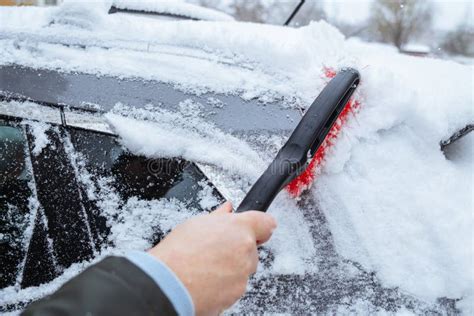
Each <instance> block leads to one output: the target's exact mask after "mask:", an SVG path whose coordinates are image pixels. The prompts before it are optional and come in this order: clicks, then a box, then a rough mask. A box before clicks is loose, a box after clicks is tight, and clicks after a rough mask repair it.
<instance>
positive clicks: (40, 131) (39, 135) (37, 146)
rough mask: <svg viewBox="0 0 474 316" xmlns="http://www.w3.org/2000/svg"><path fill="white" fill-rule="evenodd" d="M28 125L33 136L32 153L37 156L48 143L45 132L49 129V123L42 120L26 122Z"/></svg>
mask: <svg viewBox="0 0 474 316" xmlns="http://www.w3.org/2000/svg"><path fill="white" fill-rule="evenodd" d="M28 125H29V126H30V127H31V133H32V135H33V137H34V143H33V150H32V153H33V155H35V156H38V155H39V154H41V152H42V151H43V149H44V148H46V146H48V145H49V143H50V140H49V138H48V135H46V132H47V131H48V130H49V129H50V127H51V125H49V124H46V123H42V122H28Z"/></svg>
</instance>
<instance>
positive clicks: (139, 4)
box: [112, 0, 234, 21]
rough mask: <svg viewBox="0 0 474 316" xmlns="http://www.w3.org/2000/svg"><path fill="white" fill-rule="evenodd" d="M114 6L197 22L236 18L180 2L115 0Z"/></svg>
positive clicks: (232, 19) (174, 0) (176, 0)
mask: <svg viewBox="0 0 474 316" xmlns="http://www.w3.org/2000/svg"><path fill="white" fill-rule="evenodd" d="M112 5H113V6H114V7H115V8H118V9H129V10H137V11H143V12H154V13H164V14H170V15H175V16H183V17H188V18H192V19H196V20H204V21H234V18H233V17H232V16H230V15H228V14H226V13H223V12H219V11H217V10H212V9H209V8H204V7H201V6H198V5H195V4H191V3H186V2H184V1H178V0H147V1H130V0H114V1H113V2H112Z"/></svg>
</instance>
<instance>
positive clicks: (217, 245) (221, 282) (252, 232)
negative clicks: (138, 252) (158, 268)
mask: <svg viewBox="0 0 474 316" xmlns="http://www.w3.org/2000/svg"><path fill="white" fill-rule="evenodd" d="M275 228H276V222H275V220H274V219H273V217H272V216H271V215H269V214H267V213H263V212H259V211H249V212H244V213H239V214H234V213H232V205H231V203H229V202H226V203H224V204H223V205H221V206H220V207H219V208H218V209H217V210H215V211H214V212H212V213H211V214H206V215H200V216H197V217H194V218H191V219H189V220H187V221H186V222H184V223H182V224H180V225H178V226H177V227H176V228H175V229H174V230H173V231H172V232H171V233H170V234H169V235H168V236H166V238H164V239H163V240H162V241H161V242H160V243H159V244H158V245H157V246H155V247H154V248H152V249H150V250H149V253H150V254H151V255H153V256H155V257H156V258H158V259H159V260H161V261H162V262H164V263H165V264H166V265H167V266H168V267H169V268H171V270H173V271H174V272H175V274H176V275H177V276H178V277H179V279H180V280H181V281H182V282H183V284H184V285H185V286H186V288H187V289H188V291H189V293H190V294H191V297H192V299H193V302H194V306H195V309H196V314H197V315H217V314H218V313H219V312H221V311H223V310H224V309H226V308H228V307H230V306H231V305H232V304H234V303H235V302H236V301H237V300H238V299H239V298H240V297H241V296H242V295H243V294H244V293H245V290H246V287H247V281H248V278H249V275H251V274H253V273H255V271H256V270H257V264H258V252H257V245H259V244H262V243H264V242H266V241H267V240H269V239H270V237H271V235H272V232H273V230H274V229H275Z"/></svg>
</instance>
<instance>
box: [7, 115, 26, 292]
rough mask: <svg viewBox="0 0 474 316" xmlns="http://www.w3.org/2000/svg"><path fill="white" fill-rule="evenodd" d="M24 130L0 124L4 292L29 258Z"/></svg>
mask: <svg viewBox="0 0 474 316" xmlns="http://www.w3.org/2000/svg"><path fill="white" fill-rule="evenodd" d="M26 145H27V144H26V138H25V135H24V132H23V129H22V128H21V127H20V126H11V125H9V124H8V123H6V122H3V121H0V262H1V263H2V264H1V265H0V275H1V277H0V288H3V287H5V286H7V285H12V284H13V283H14V282H15V279H16V276H17V273H18V271H19V267H20V263H21V260H22V258H23V257H24V255H25V247H24V246H23V241H24V232H25V229H26V227H27V224H28V213H29V202H30V201H29V198H30V195H31V191H30V188H29V181H30V178H31V177H30V173H29V172H28V168H27V164H26V159H27V158H26V153H27V151H26Z"/></svg>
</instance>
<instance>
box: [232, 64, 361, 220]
mask: <svg viewBox="0 0 474 316" xmlns="http://www.w3.org/2000/svg"><path fill="white" fill-rule="evenodd" d="M359 80H360V75H359V72H358V71H357V70H355V69H351V68H346V69H343V70H341V71H340V72H339V73H338V74H337V75H336V76H335V77H334V78H333V79H332V80H331V81H330V82H329V83H328V84H327V86H326V87H325V88H324V89H323V91H321V93H320V94H319V95H318V97H317V98H316V100H314V102H313V104H311V106H310V107H309V109H308V111H306V114H305V115H304V116H303V118H302V119H301V121H300V122H299V124H298V126H297V127H296V128H295V130H294V131H293V133H292V134H291V136H290V137H289V138H288V141H287V142H286V143H285V145H283V147H282V148H281V149H280V151H279V152H278V154H277V156H276V157H275V159H274V160H273V161H272V163H271V164H270V166H269V167H268V168H267V170H265V172H264V173H263V174H262V175H261V176H260V178H259V179H258V180H257V181H256V182H255V184H254V185H253V186H252V188H251V189H250V191H249V192H248V193H247V195H246V196H245V198H244V199H243V201H242V202H241V203H240V205H239V207H238V208H237V210H236V212H245V211H249V210H257V211H262V212H266V211H267V209H268V207H269V206H270V204H271V203H272V202H273V199H274V198H275V197H276V195H277V194H278V192H280V191H281V190H282V189H283V188H284V187H285V186H286V185H287V184H288V183H290V182H291V180H293V179H294V178H295V177H297V176H298V175H299V174H301V173H302V172H303V171H304V170H305V169H306V166H307V162H308V161H309V160H310V159H311V158H312V157H313V156H314V154H315V153H316V151H317V150H318V148H319V146H320V145H321V144H322V142H323V140H324V138H325V137H326V135H327V134H328V132H329V130H330V129H331V127H332V126H333V124H334V123H335V122H336V119H337V118H338V116H339V114H340V113H341V111H342V110H343V109H344V106H345V105H346V103H347V102H348V101H349V98H350V97H351V96H352V94H353V93H354V90H355V89H356V88H357V85H358V84H359Z"/></svg>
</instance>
